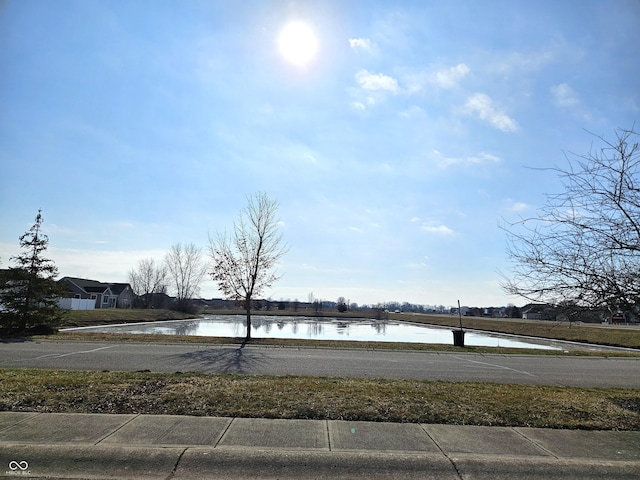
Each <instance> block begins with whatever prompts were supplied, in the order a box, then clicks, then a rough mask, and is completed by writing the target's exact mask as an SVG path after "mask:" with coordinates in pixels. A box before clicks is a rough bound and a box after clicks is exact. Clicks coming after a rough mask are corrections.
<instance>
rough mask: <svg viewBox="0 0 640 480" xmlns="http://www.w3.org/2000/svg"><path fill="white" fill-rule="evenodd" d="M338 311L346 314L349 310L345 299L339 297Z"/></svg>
mask: <svg viewBox="0 0 640 480" xmlns="http://www.w3.org/2000/svg"><path fill="white" fill-rule="evenodd" d="M337 304H338V311H339V312H340V313H343V312H346V311H347V310H348V309H349V308H348V307H347V301H346V300H345V299H344V297H338V302H337Z"/></svg>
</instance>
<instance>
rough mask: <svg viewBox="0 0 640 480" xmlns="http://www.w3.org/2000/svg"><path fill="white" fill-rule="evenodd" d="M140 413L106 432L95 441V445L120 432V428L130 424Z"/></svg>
mask: <svg viewBox="0 0 640 480" xmlns="http://www.w3.org/2000/svg"><path fill="white" fill-rule="evenodd" d="M140 415H141V414H140V413H138V414H136V415H134V416H133V417H132V418H131V419H129V420H128V421H126V422H124V423H123V424H122V425H120V426H119V427H118V428H116V429H115V430H113V431H111V432H109V433H108V434H106V435H105V436H104V437H102V438H101V439H99V440H98V441H97V442H96V443H94V444H93V445H94V446H96V445H98V444H99V443H102V442H104V441H105V440H106V439H107V438H109V437H111V436H112V435H114V434H116V433H118V432H119V431H120V430H122V429H123V428H124V427H125V426H127V425H129V424H130V423H131V422H133V421H134V420H135V419H136V418H138V417H140Z"/></svg>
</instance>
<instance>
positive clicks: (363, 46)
mask: <svg viewBox="0 0 640 480" xmlns="http://www.w3.org/2000/svg"><path fill="white" fill-rule="evenodd" d="M349 46H350V47H351V48H352V49H353V50H356V51H359V50H363V51H367V52H369V51H371V50H372V49H373V48H374V47H375V44H374V43H373V42H372V41H371V40H370V39H368V38H350V39H349Z"/></svg>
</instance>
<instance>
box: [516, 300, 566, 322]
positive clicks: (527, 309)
mask: <svg viewBox="0 0 640 480" xmlns="http://www.w3.org/2000/svg"><path fill="white" fill-rule="evenodd" d="M521 311H522V318H525V319H528V320H556V318H557V315H558V313H557V311H556V309H555V308H554V307H552V306H551V305H547V304H544V303H529V304H527V305H525V306H524V307H522V309H521Z"/></svg>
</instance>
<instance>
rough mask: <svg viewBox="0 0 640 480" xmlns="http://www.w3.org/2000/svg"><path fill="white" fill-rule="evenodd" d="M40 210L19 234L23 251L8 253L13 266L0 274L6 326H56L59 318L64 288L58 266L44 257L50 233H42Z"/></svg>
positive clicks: (19, 327)
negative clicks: (13, 253) (60, 281)
mask: <svg viewBox="0 0 640 480" xmlns="http://www.w3.org/2000/svg"><path fill="white" fill-rule="evenodd" d="M42 223H43V218H42V211H41V210H38V215H37V216H36V220H35V223H34V224H33V226H32V227H31V228H30V229H29V230H28V231H27V232H25V233H24V234H23V235H21V236H20V248H21V249H22V250H23V252H22V253H20V254H19V255H16V256H15V257H11V260H13V262H14V263H15V266H14V267H9V269H8V270H3V271H2V275H1V278H0V305H2V306H3V308H4V311H3V312H2V314H1V315H0V318H2V325H3V327H5V328H6V329H7V330H9V331H11V330H18V331H21V332H24V331H26V330H27V329H28V328H30V327H34V326H37V327H38V328H39V329H44V330H49V331H51V330H55V328H56V327H57V326H58V325H59V323H60V320H61V319H62V313H63V312H62V310H61V309H60V307H59V306H58V300H59V298H60V297H61V296H62V295H63V294H64V292H65V288H64V287H63V286H61V285H60V284H58V283H57V282H56V281H55V280H54V278H55V276H56V275H57V274H58V269H57V267H56V266H55V264H54V262H53V260H50V259H48V258H45V257H44V255H45V252H46V250H47V247H48V245H49V237H48V236H47V235H45V234H44V233H42Z"/></svg>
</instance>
